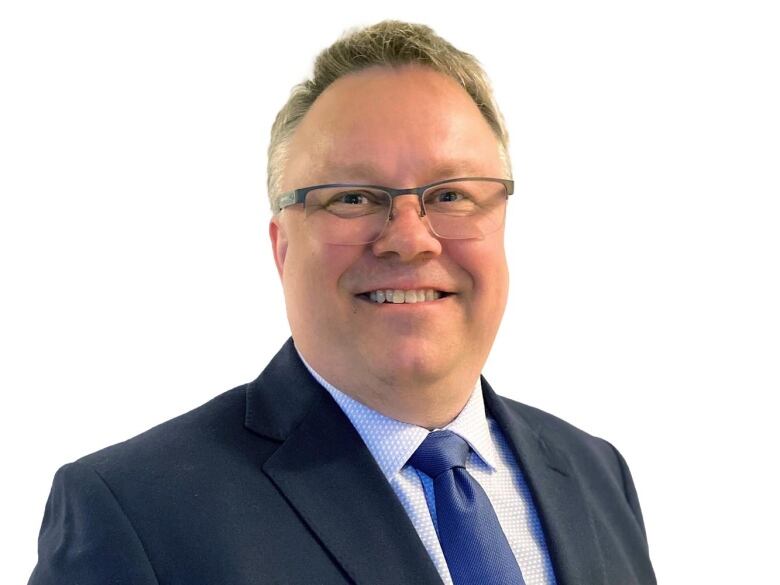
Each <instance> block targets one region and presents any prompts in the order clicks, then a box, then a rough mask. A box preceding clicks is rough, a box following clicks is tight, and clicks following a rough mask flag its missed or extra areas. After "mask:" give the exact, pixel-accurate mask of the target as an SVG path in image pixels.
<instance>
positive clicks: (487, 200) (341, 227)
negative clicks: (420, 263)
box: [304, 180, 507, 244]
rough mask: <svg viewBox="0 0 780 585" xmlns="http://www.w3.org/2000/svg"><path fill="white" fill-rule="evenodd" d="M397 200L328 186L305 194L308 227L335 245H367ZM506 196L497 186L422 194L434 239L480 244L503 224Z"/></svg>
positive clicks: (440, 188)
mask: <svg viewBox="0 0 780 585" xmlns="http://www.w3.org/2000/svg"><path fill="white" fill-rule="evenodd" d="M392 200H393V198H392V196H391V195H390V193H388V192H387V191H384V190H382V189H376V188H370V187H328V188H321V189H313V190H312V191H309V193H308V194H307V195H306V203H305V206H304V207H305V210H306V223H307V228H308V229H309V230H310V231H311V233H312V235H313V236H314V237H316V238H317V239H319V240H320V241H323V242H326V243H331V244H368V243H371V242H374V241H376V240H377V239H379V237H380V236H381V235H382V232H383V231H384V229H385V226H386V225H387V223H388V221H390V220H391V215H390V212H391V209H392V205H393V203H392ZM506 200H507V191H506V188H505V187H504V185H503V184H502V183H500V182H498V181H483V180H476V181H452V182H450V183H444V184H440V185H435V186H433V187H430V188H429V189H427V190H426V191H425V192H423V194H422V205H423V207H424V216H425V217H426V218H427V221H428V223H429V225H430V228H431V230H432V231H433V233H434V234H435V235H437V236H438V237H440V238H445V239H481V238H483V237H484V236H486V235H488V234H491V233H493V232H495V231H497V230H498V229H499V228H500V227H501V226H502V225H503V223H504V217H505V213H506Z"/></svg>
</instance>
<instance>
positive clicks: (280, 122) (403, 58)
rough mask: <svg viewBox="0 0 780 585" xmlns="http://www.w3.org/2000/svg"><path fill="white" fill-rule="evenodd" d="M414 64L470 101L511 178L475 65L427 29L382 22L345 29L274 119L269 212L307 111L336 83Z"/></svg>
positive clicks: (487, 89)
mask: <svg viewBox="0 0 780 585" xmlns="http://www.w3.org/2000/svg"><path fill="white" fill-rule="evenodd" d="M407 65H416V66H419V67H422V68H426V69H429V70H431V71H434V72H437V73H440V74H442V75H444V76H446V77H449V78H451V79H452V80H453V81H454V82H455V83H456V84H457V85H458V86H460V87H461V88H462V89H463V90H464V91H465V92H466V94H467V95H468V96H469V98H470V100H471V101H472V103H474V104H475V105H476V107H477V109H478V110H479V112H480V114H481V115H482V117H483V118H484V119H485V121H486V122H487V123H488V125H489V126H490V128H491V130H492V132H493V134H494V135H495V137H496V139H497V144H498V146H497V148H498V152H499V159H500V161H501V164H502V167H503V170H504V172H505V175H506V176H507V177H511V174H512V173H511V163H510V159H509V153H508V133H507V131H506V126H505V124H504V119H503V116H502V115H501V112H500V110H499V108H498V104H497V103H496V101H495V96H494V95H493V91H492V88H491V84H490V80H489V79H488V77H487V74H486V73H485V71H484V69H483V68H482V66H481V64H480V63H479V61H478V60H477V59H476V58H475V57H474V56H473V55H471V54H470V53H467V52H465V51H462V50H460V49H458V48H457V47H455V46H454V45H452V44H451V43H450V42H449V41H447V40H446V39H444V38H443V37H440V36H438V35H437V34H436V33H435V32H434V31H433V29H431V28H430V27H428V26H426V25H422V24H414V23H408V22H400V21H392V20H386V21H382V22H379V23H376V24H374V25H371V26H366V27H356V28H352V29H349V30H347V31H346V32H345V33H344V34H343V35H342V36H341V37H340V38H339V39H338V40H336V41H335V42H334V43H333V44H331V45H330V46H328V47H326V48H325V49H323V50H322V51H321V52H320V53H319V54H318V55H317V57H316V58H315V62H314V71H313V74H312V76H311V77H310V78H308V79H306V80H304V81H302V82H301V83H299V84H297V85H296V86H294V87H293V89H292V91H291V93H290V97H289V98H288V100H287V102H286V103H285V104H284V106H283V107H282V108H281V110H280V111H279V113H278V114H277V116H276V119H275V121H274V124H273V126H272V129H271V142H270V144H269V148H268V180H267V184H268V196H269V199H270V200H271V204H272V208H273V202H274V200H275V199H276V198H277V197H278V196H279V195H280V193H281V186H282V183H283V182H284V177H283V175H284V168H283V167H285V166H286V164H287V162H288V161H289V160H290V159H289V154H290V153H289V146H290V142H292V138H293V136H294V135H295V134H296V132H297V129H298V125H299V124H300V123H301V122H302V120H303V118H304V117H305V115H306V114H307V113H308V111H309V109H310V108H311V107H313V105H314V103H315V102H316V101H317V99H318V98H319V96H320V95H321V94H322V93H324V92H325V91H326V90H327V89H328V88H329V87H330V85H331V84H333V83H334V82H336V81H338V80H339V79H340V78H342V77H345V76H348V75H350V74H353V73H359V72H361V71H363V70H366V69H370V68H373V67H385V68H392V69H395V68H400V67H404V66H407Z"/></svg>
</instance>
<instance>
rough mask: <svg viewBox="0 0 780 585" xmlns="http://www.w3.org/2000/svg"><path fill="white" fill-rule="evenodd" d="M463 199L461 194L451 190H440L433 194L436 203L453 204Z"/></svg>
mask: <svg viewBox="0 0 780 585" xmlns="http://www.w3.org/2000/svg"><path fill="white" fill-rule="evenodd" d="M464 197H465V195H464V194H463V193H459V192H458V191H454V190H452V189H442V190H441V191H438V192H437V193H434V197H433V200H434V201H435V202H437V203H455V202H456V201H460V200H461V199H463V198H464Z"/></svg>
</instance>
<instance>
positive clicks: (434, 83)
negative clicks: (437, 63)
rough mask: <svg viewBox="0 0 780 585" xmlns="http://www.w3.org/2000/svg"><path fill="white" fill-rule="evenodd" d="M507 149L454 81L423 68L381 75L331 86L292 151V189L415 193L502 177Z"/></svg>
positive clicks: (356, 76)
mask: <svg viewBox="0 0 780 585" xmlns="http://www.w3.org/2000/svg"><path fill="white" fill-rule="evenodd" d="M502 168H503V167H502V164H501V159H500V156H499V142H498V139H497V137H496V136H495V134H494V133H493V131H492V129H491V128H490V126H489V125H488V123H487V122H486V121H485V119H484V118H483V116H482V114H481V113H480V111H479V109H478V108H477V106H476V104H475V103H474V101H473V100H472V99H471V97H470V96H469V95H468V93H466V91H465V90H464V89H463V88H462V87H460V86H459V85H458V84H457V83H456V82H455V81H454V80H453V79H451V78H450V77H448V76H446V75H443V74H441V73H438V72H436V71H433V70H432V69H429V68H425V67H420V66H404V67H396V68H390V67H373V68H370V69H366V70H363V71H360V72H358V73H352V74H349V75H346V76H344V77H342V78H340V79H338V80H336V81H335V82H334V83H333V84H331V85H330V86H329V87H328V88H327V89H326V90H325V91H324V92H323V93H322V95H320V97H319V98H318V99H317V100H316V101H315V102H314V104H313V105H312V107H311V109H310V110H309V112H308V113H307V114H306V116H304V118H303V120H302V121H301V123H300V125H299V126H298V128H297V130H296V131H295V134H294V135H293V138H292V140H291V143H290V148H289V156H288V161H287V165H286V168H285V172H284V183H285V188H286V189H292V188H296V187H302V186H306V185H311V184H316V183H319V182H329V181H360V182H364V181H365V182H382V183H384V184H388V185H390V186H409V185H414V184H420V183H421V182H428V181H435V180H438V179H442V178H448V177H454V176H469V175H471V176H474V175H486V176H502V175H503V172H502Z"/></svg>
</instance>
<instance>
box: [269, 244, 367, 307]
mask: <svg viewBox="0 0 780 585" xmlns="http://www.w3.org/2000/svg"><path fill="white" fill-rule="evenodd" d="M355 253H356V251H355V250H353V249H351V248H349V247H346V246H333V245H328V244H321V243H319V242H314V241H311V240H309V239H307V238H304V239H301V240H298V241H296V242H291V243H290V246H289V248H288V252H287V263H286V266H285V283H284V284H285V289H286V292H287V297H288V299H290V300H293V301H294V302H296V304H298V305H300V304H302V303H305V304H306V306H307V307H309V312H310V313H311V312H312V311H323V310H327V308H326V307H332V306H333V303H334V300H335V299H336V297H338V296H339V295H343V291H342V290H341V289H340V286H339V285H340V280H341V277H342V275H343V274H344V273H345V272H346V271H347V270H348V269H349V267H350V266H351V265H352V264H353V263H354V261H355V260H354V256H355Z"/></svg>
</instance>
